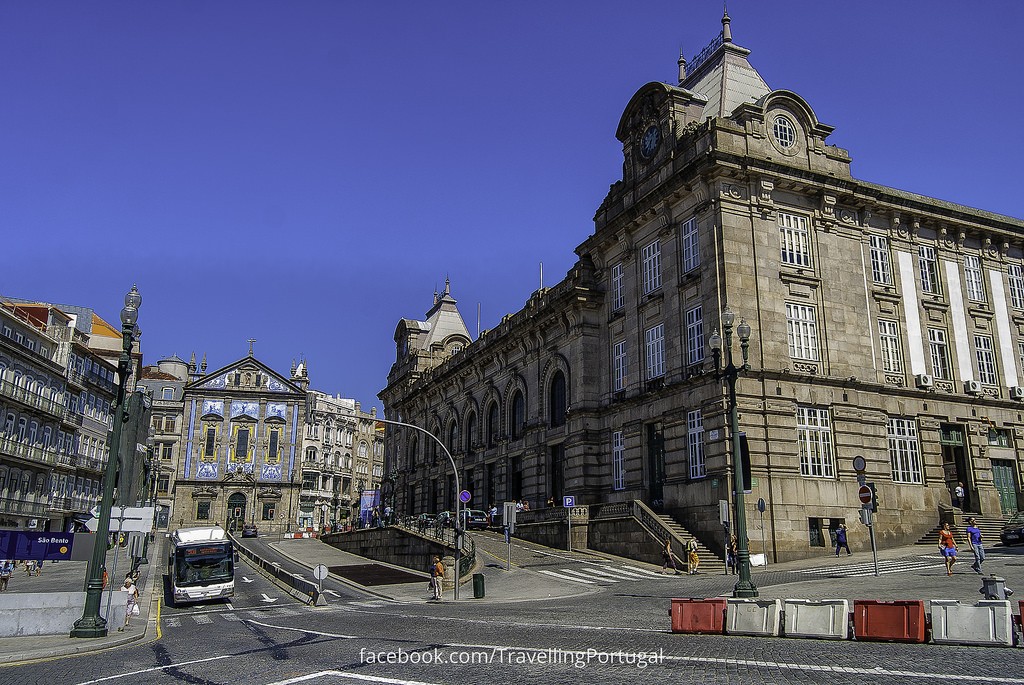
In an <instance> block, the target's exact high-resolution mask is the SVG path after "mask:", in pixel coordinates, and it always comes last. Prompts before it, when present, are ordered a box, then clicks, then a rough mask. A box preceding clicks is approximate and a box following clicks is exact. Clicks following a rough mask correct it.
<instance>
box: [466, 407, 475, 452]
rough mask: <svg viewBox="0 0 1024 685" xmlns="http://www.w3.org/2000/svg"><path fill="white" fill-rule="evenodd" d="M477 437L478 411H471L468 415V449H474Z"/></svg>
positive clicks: (469, 450)
mask: <svg viewBox="0 0 1024 685" xmlns="http://www.w3.org/2000/svg"><path fill="white" fill-rule="evenodd" d="M475 437H476V412H475V411H471V412H469V415H468V416H467V417H466V451H467V452H472V451H473V440H474V439H475Z"/></svg>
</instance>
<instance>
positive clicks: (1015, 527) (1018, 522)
mask: <svg viewBox="0 0 1024 685" xmlns="http://www.w3.org/2000/svg"><path fill="white" fill-rule="evenodd" d="M999 539H1000V540H1002V541H1003V544H1004V545H1016V544H1019V543H1021V542H1024V511H1018V512H1017V513H1016V514H1014V515H1013V516H1011V517H1010V519H1009V520H1008V521H1007V522H1006V523H1004V524H1003V532H1002V533H1000V534H999Z"/></svg>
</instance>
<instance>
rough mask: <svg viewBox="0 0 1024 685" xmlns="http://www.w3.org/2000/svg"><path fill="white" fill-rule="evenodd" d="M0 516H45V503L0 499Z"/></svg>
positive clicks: (7, 498)
mask: <svg viewBox="0 0 1024 685" xmlns="http://www.w3.org/2000/svg"><path fill="white" fill-rule="evenodd" d="M0 514H11V515H14V516H45V515H46V502H29V501H26V500H22V499H12V498H9V497H0Z"/></svg>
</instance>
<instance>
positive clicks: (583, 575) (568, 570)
mask: <svg viewBox="0 0 1024 685" xmlns="http://www.w3.org/2000/svg"><path fill="white" fill-rule="evenodd" d="M559 570H560V571H561V572H562V573H568V574H569V575H571V576H577V577H579V578H586V579H588V580H596V581H600V582H602V583H618V582H621V580H613V579H612V578H603V577H600V576H593V575H590V573H584V572H583V571H574V570H572V569H571V568H563V569H559ZM587 571H590V569H587Z"/></svg>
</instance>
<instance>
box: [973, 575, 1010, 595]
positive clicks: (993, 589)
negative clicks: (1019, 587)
mask: <svg viewBox="0 0 1024 685" xmlns="http://www.w3.org/2000/svg"><path fill="white" fill-rule="evenodd" d="M978 592H980V593H981V594H983V595H985V599H1009V598H1010V595H1012V594H1013V590H1010V589H1009V588H1007V587H1006V581H1005V580H1004V579H1002V578H1000V577H998V576H995V575H992V576H989V577H987V578H982V579H981V589H980V590H978Z"/></svg>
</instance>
